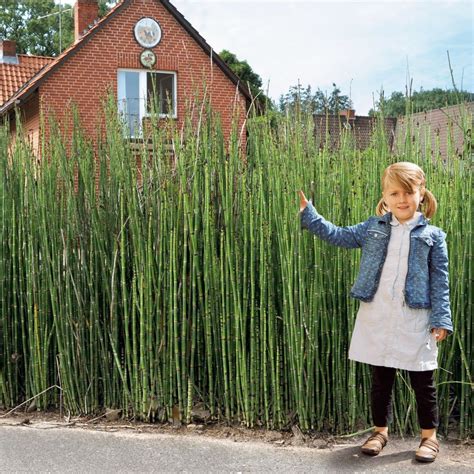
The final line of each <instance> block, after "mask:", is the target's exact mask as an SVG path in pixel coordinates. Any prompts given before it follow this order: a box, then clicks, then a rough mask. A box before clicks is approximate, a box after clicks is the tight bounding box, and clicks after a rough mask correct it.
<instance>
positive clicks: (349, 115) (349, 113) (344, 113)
mask: <svg viewBox="0 0 474 474" xmlns="http://www.w3.org/2000/svg"><path fill="white" fill-rule="evenodd" d="M355 112H356V111H355V110H354V109H346V110H341V111H340V112H339V115H340V116H341V117H346V120H355Z"/></svg>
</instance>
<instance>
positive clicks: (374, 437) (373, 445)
mask: <svg viewBox="0 0 474 474" xmlns="http://www.w3.org/2000/svg"><path fill="white" fill-rule="evenodd" d="M387 443H388V438H387V437H386V436H385V435H384V434H382V433H380V432H378V431H375V432H374V433H372V434H371V435H370V436H369V439H368V440H367V441H366V442H365V443H364V444H363V445H362V446H361V448H360V450H361V451H362V452H363V453H364V454H368V455H369V456H377V454H379V453H380V451H382V449H383V448H384V447H385V445H386V444H387Z"/></svg>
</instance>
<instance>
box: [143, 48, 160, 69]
mask: <svg viewBox="0 0 474 474" xmlns="http://www.w3.org/2000/svg"><path fill="white" fill-rule="evenodd" d="M140 63H141V64H142V66H145V67H149V68H152V67H153V66H154V65H155V64H156V55H155V53H154V52H153V51H152V50H151V49H144V50H143V51H142V52H141V53H140Z"/></svg>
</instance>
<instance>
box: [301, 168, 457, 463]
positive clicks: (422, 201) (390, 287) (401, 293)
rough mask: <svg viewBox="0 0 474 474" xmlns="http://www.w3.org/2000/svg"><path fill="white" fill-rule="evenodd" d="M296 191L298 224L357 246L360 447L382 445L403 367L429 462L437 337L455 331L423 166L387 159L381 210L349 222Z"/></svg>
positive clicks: (440, 235) (433, 446) (441, 242)
mask: <svg viewBox="0 0 474 474" xmlns="http://www.w3.org/2000/svg"><path fill="white" fill-rule="evenodd" d="M299 195H300V212H301V223H302V227H303V228H307V229H308V230H310V231H311V232H312V233H314V234H316V235H317V236H318V237H320V238H321V239H324V240H326V241H327V242H329V243H331V244H333V245H337V246H340V247H346V248H359V247H360V248H361V249H362V256H361V263H360V269H359V275H358V277H357V279H356V282H355V283H354V286H353V287H352V289H351V293H350V294H351V296H352V297H354V298H357V299H359V300H360V301H361V303H360V308H359V312H358V314H357V319H356V322H355V326H354V332H353V334H352V340H351V345H350V349H349V358H350V359H351V360H355V361H359V362H365V363H367V364H370V365H371V366H372V392H371V406H372V417H373V422H374V425H375V428H374V432H373V433H372V435H371V436H370V437H369V439H368V440H367V441H366V442H365V443H364V444H363V445H362V448H361V449H362V452H363V453H365V454H369V455H372V456H375V455H377V454H379V453H380V451H382V449H383V448H384V446H385V445H386V444H387V441H388V424H389V421H390V418H391V397H392V387H393V383H394V380H395V371H396V369H405V370H407V371H408V372H409V374H410V382H411V385H412V388H413V390H414V391H415V395H416V401H417V410H418V420H419V423H420V426H421V443H420V446H419V448H418V450H417V451H416V456H415V458H416V460H417V461H421V462H432V461H434V460H435V459H436V456H437V454H438V451H439V444H438V442H437V440H436V428H437V426H438V408H437V401H436V388H435V385H434V380H433V374H434V369H436V368H437V367H438V365H437V355H438V349H437V342H439V341H442V340H443V339H445V338H446V336H447V335H448V334H450V333H452V330H453V326H452V322H451V312H450V307H449V287H448V255H447V249H446V242H445V237H446V234H445V233H444V232H443V231H442V230H441V229H439V228H437V227H434V226H432V225H430V224H429V221H428V219H429V218H431V217H432V216H433V214H434V213H435V212H436V207H437V203H436V199H435V198H434V196H433V194H431V192H430V191H428V190H427V189H426V187H425V175H424V173H423V170H422V169H421V168H420V167H419V166H417V165H415V164H413V163H407V162H401V163H395V164H393V165H390V166H389V167H388V168H387V169H386V170H385V171H384V173H383V175H382V198H381V200H380V201H379V203H378V205H377V210H376V213H377V216H378V217H370V218H369V219H368V220H367V221H365V222H362V223H360V224H357V225H354V226H350V227H337V226H335V225H334V224H332V223H331V222H328V221H327V220H325V219H324V218H323V217H322V216H321V215H319V214H318V213H317V211H316V209H315V208H314V207H313V205H312V204H311V202H309V201H307V200H306V198H305V195H304V194H303V192H302V191H300V192H299ZM420 211H421V212H420Z"/></svg>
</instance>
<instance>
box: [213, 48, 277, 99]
mask: <svg viewBox="0 0 474 474" xmlns="http://www.w3.org/2000/svg"><path fill="white" fill-rule="evenodd" d="M219 56H220V57H221V59H222V60H223V61H224V62H225V63H226V64H227V66H229V68H230V69H231V70H232V72H233V73H234V74H235V75H236V76H237V77H238V78H239V79H240V80H241V81H242V82H243V83H244V84H246V85H247V84H248V86H249V88H250V92H251V94H252V96H253V97H256V98H257V99H256V100H257V102H258V104H257V105H258V106H259V108H268V107H270V108H271V107H272V104H271V100H270V99H269V98H268V97H267V96H266V95H265V94H264V92H263V90H262V78H261V77H260V76H259V75H258V74H257V73H256V72H255V71H254V70H253V69H252V68H251V67H250V65H249V63H248V62H247V61H245V60H243V61H241V60H239V59H238V58H237V56H236V55H235V54H234V53H231V52H230V51H228V50H227V49H223V50H222V51H221V52H220V53H219Z"/></svg>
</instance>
